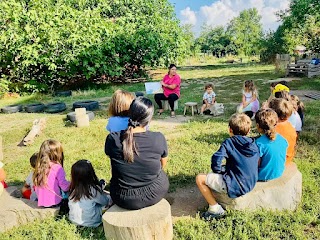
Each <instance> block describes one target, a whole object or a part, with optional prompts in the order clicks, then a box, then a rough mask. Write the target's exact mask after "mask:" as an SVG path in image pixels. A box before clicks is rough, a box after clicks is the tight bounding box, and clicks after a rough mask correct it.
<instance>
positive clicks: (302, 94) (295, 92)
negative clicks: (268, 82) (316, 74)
mask: <svg viewBox="0 0 320 240" xmlns="http://www.w3.org/2000/svg"><path fill="white" fill-rule="evenodd" d="M314 93H316V94H320V91H315V90H290V94H291V95H297V96H298V97H299V99H300V100H301V101H302V102H305V101H313V100H315V99H312V98H309V97H306V96H305V94H314Z"/></svg>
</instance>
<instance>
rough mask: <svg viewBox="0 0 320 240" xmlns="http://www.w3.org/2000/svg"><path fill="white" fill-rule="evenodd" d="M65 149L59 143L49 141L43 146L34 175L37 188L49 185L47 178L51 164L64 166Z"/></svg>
mask: <svg viewBox="0 0 320 240" xmlns="http://www.w3.org/2000/svg"><path fill="white" fill-rule="evenodd" d="M63 160H64V155H63V148H62V145H61V143H60V142H59V141H56V140H53V139H49V140H46V141H44V142H43V143H42V144H41V147H40V150H39V153H38V158H37V161H36V167H35V170H34V173H33V183H34V185H35V186H42V185H46V184H47V177H48V174H49V171H50V162H53V163H57V164H60V165H61V166H63Z"/></svg>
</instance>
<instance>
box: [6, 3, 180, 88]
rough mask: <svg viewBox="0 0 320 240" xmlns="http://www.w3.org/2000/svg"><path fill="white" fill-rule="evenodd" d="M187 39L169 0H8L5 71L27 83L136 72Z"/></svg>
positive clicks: (164, 58) (172, 55) (169, 56)
mask: <svg viewBox="0 0 320 240" xmlns="http://www.w3.org/2000/svg"><path fill="white" fill-rule="evenodd" d="M185 44H186V43H185V40H184V35H183V32H182V29H181V28H180V26H179V21H178V20H177V18H176V16H175V13H174V9H173V6H172V5H171V4H170V3H169V2H168V1H167V0H128V1H122V0H87V1H83V0H6V1H0V74H1V75H5V77H6V79H9V81H10V82H14V83H15V84H19V87H23V86H28V84H29V85H30V84H44V86H57V85H58V83H66V82H70V81H71V80H72V81H74V80H77V79H82V80H84V81H93V80H94V79H96V78H99V77H100V76H102V75H105V76H107V78H108V79H110V80H113V79H123V78H125V77H128V76H129V77H134V76H135V75H136V74H138V75H139V74H141V72H142V70H143V69H144V67H145V66H155V65H158V64H160V63H163V62H166V63H167V62H171V61H175V60H176V59H177V58H178V57H179V56H181V55H183V53H184V52H185V50H184V49H185ZM0 77H1V76H0ZM42 86H43V85H42Z"/></svg>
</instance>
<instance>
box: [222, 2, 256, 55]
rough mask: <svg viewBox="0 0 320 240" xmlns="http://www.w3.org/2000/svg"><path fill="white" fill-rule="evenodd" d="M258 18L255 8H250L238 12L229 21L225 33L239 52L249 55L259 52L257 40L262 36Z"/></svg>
mask: <svg viewBox="0 0 320 240" xmlns="http://www.w3.org/2000/svg"><path fill="white" fill-rule="evenodd" d="M260 20H261V16H260V15H259V14H258V11H257V9H256V8H251V9H247V10H243V11H242V12H240V15H239V16H238V17H235V18H234V19H232V20H231V22H230V23H229V25H228V27H227V33H228V35H229V36H231V41H232V42H233V43H234V44H235V45H236V47H237V49H238V51H239V53H240V54H245V55H246V56H249V55H253V54H257V53H258V52H259V42H260V40H261V38H262V24H261V22H260Z"/></svg>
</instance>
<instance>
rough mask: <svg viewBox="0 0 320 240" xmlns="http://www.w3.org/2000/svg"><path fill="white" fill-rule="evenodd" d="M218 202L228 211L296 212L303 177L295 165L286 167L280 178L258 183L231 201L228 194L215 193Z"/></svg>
mask: <svg viewBox="0 0 320 240" xmlns="http://www.w3.org/2000/svg"><path fill="white" fill-rule="evenodd" d="M213 195H214V197H215V198H216V200H217V202H218V203H219V204H221V205H222V206H223V207H224V208H226V209H235V210H258V209H268V210H285V209H288V210H294V209H296V208H297V206H298V204H299V203H300V201H301V195H302V175H301V173H300V171H299V170H298V169H297V166H296V164H295V163H291V164H289V165H287V166H286V169H285V171H284V173H283V175H282V176H281V177H280V178H277V179H274V180H270V181H268V182H257V184H256V186H255V187H254V189H253V190H252V191H251V192H249V193H247V194H246V195H244V196H241V197H238V198H234V199H231V198H229V197H228V195H227V194H223V193H217V192H215V191H213Z"/></svg>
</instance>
